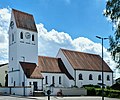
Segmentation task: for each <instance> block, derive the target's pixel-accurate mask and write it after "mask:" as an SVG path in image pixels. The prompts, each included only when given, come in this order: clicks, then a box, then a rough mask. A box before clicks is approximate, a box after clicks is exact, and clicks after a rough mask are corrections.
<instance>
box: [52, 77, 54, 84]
mask: <svg viewBox="0 0 120 100" xmlns="http://www.w3.org/2000/svg"><path fill="white" fill-rule="evenodd" d="M52 84H55V77H54V76H53V77H52Z"/></svg>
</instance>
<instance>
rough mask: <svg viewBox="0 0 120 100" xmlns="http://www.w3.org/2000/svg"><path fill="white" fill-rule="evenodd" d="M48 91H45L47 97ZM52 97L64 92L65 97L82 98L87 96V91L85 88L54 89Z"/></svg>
mask: <svg viewBox="0 0 120 100" xmlns="http://www.w3.org/2000/svg"><path fill="white" fill-rule="evenodd" d="M47 90H48V89H46V91H44V92H45V95H47ZM51 91H52V92H51V95H57V94H58V92H62V95H64V96H80V95H87V90H86V89H84V88H62V87H54V88H53V89H52V90H51Z"/></svg>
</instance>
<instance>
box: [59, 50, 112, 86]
mask: <svg viewBox="0 0 120 100" xmlns="http://www.w3.org/2000/svg"><path fill="white" fill-rule="evenodd" d="M57 57H58V58H61V59H62V61H63V63H64V65H65V66H66V68H67V70H68V71H69V73H70V74H71V75H72V76H73V78H74V86H78V87H82V86H83V85H89V84H92V85H98V83H102V80H98V75H101V79H102V72H100V71H84V70H75V69H73V67H72V65H71V64H70V62H69V61H68V59H67V58H66V57H65V55H64V54H63V52H62V50H61V49H60V50H59V52H58V54H57ZM79 74H81V75H82V79H81V80H79ZM90 74H91V75H92V80H89V75H90ZM107 77H109V80H107ZM104 84H105V85H106V86H111V85H112V84H113V73H112V72H104Z"/></svg>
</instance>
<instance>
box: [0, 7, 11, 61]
mask: <svg viewBox="0 0 120 100" xmlns="http://www.w3.org/2000/svg"><path fill="white" fill-rule="evenodd" d="M9 21H10V8H2V9H0V63H6V62H8V34H7V32H8V26H9Z"/></svg>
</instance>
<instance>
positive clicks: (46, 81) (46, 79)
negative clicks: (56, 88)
mask: <svg viewBox="0 0 120 100" xmlns="http://www.w3.org/2000/svg"><path fill="white" fill-rule="evenodd" d="M45 83H46V84H48V76H45Z"/></svg>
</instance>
